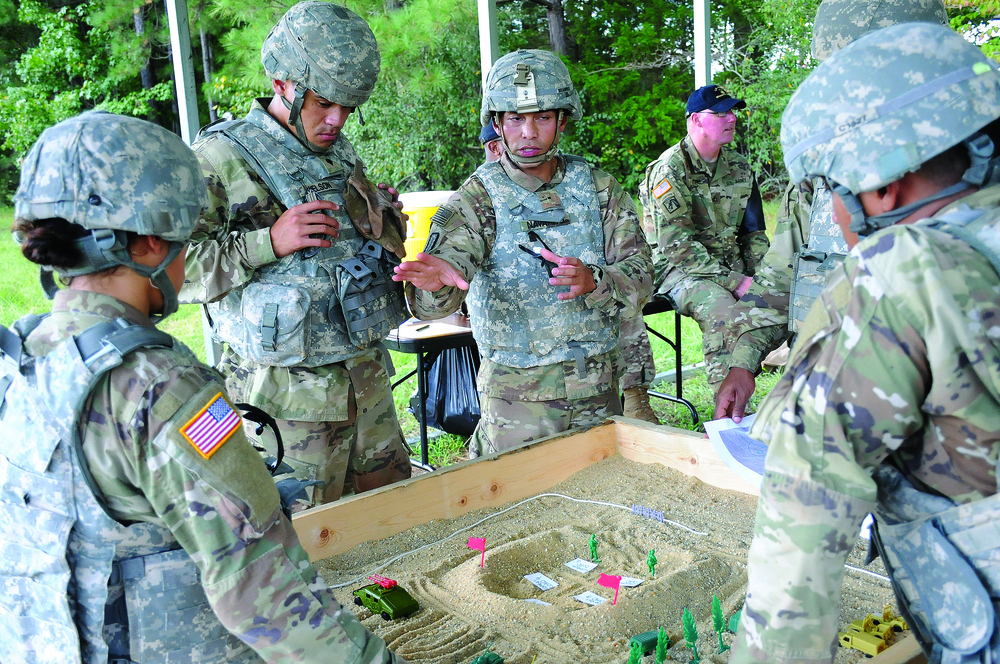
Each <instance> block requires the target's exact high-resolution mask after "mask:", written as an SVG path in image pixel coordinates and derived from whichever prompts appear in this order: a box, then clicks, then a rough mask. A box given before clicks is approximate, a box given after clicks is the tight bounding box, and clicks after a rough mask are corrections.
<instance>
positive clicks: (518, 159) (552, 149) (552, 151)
mask: <svg viewBox="0 0 1000 664" xmlns="http://www.w3.org/2000/svg"><path fill="white" fill-rule="evenodd" d="M563 112H564V111H563V109H559V114H558V117H557V118H556V137H555V139H554V140H553V141H552V145H550V146H549V149H548V150H546V151H545V152H543V153H541V154H536V155H534V156H532V157H522V156H521V155H519V154H515V153H514V151H513V150H511V149H510V146H508V145H507V137H506V136H504V135H503V129H502V128H501V127H500V125H499V123H498V122H497V116H496V115H493V117H492V119H491V120H490V122H492V123H493V128H494V129H496V132H497V133H498V134H499V135H500V142H501V143H503V151H504V152H506V153H507V157H508V158H509V159H510V160H511V161H512V162H514V163H515V164H517V165H518V166H526V167H528V168H533V167H535V166H540V165H542V164H544V163H545V162H547V161H548V160H550V159H552V158H553V157H555V156H556V155H557V154H559V141H560V139H562V134H563V133H562V131H560V130H559V127H560V126H561V125H562V120H563Z"/></svg>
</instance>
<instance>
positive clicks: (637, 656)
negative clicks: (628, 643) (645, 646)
mask: <svg viewBox="0 0 1000 664" xmlns="http://www.w3.org/2000/svg"><path fill="white" fill-rule="evenodd" d="M641 662H642V646H640V645H639V642H638V641H633V642H632V652H630V653H629V655H628V664H640V663H641Z"/></svg>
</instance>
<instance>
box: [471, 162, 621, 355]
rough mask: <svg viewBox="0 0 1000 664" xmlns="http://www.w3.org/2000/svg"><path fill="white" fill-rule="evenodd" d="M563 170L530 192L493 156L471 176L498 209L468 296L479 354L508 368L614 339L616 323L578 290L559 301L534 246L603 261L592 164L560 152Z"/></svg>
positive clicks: (596, 348) (609, 344) (601, 346)
mask: <svg viewBox="0 0 1000 664" xmlns="http://www.w3.org/2000/svg"><path fill="white" fill-rule="evenodd" d="M565 159H566V175H565V177H563V180H562V182H560V183H559V184H557V185H556V186H555V187H554V188H553V189H549V190H546V191H543V192H540V193H536V192H532V191H528V190H527V189H524V188H523V187H520V186H518V185H517V184H515V183H514V182H512V181H511V179H510V178H509V177H507V175H506V174H505V173H504V171H503V167H502V166H501V165H500V164H499V163H498V162H493V163H487V164H483V165H482V166H480V167H479V169H478V170H477V171H476V176H477V177H478V178H479V179H480V181H481V182H482V183H483V186H484V187H485V188H486V192H487V193H488V194H489V196H490V200H491V201H492V202H493V209H494V211H495V213H496V224H497V236H496V242H495V243H494V245H493V250H492V251H491V252H490V255H489V257H488V258H487V260H486V261H485V263H484V264H483V266H482V267H481V268H480V271H479V272H478V273H477V274H476V276H475V278H474V279H473V280H472V284H471V286H470V288H469V295H468V297H467V298H466V301H467V302H468V305H469V312H470V314H471V316H470V318H471V319H472V332H473V336H474V337H475V339H476V343H477V344H479V349H480V351H481V352H482V353H483V356H484V357H486V358H488V359H490V360H492V361H493V362H497V363H499V364H503V365H505V366H509V367H521V368H527V367H535V366H544V365H549V364H556V363H558V362H566V361H568V360H576V362H577V365H578V366H581V367H582V366H584V360H585V359H586V358H588V357H593V356H595V355H599V354H601V353H606V352H608V351H610V350H611V349H612V348H614V347H615V346H616V345H617V343H618V325H617V324H616V323H615V321H613V320H612V319H611V317H610V316H608V315H607V314H605V313H604V312H602V311H600V310H599V309H593V308H591V307H588V306H587V305H586V303H585V302H584V298H583V297H577V298H573V299H571V300H559V299H557V295H558V293H559V292H560V290H561V289H557V288H555V287H553V286H550V285H549V276H550V275H549V272H548V268H547V267H546V265H545V264H544V263H543V261H542V260H541V258H540V257H539V256H538V255H537V254H535V253H534V252H533V249H534V247H539V246H546V247H548V248H549V250H550V251H552V252H554V253H556V254H558V255H560V256H575V257H577V258H579V259H580V260H581V261H583V262H584V263H587V264H590V265H604V264H605V258H604V229H603V226H602V224H601V218H600V209H601V208H600V204H599V202H598V199H597V190H596V188H595V186H594V178H593V175H592V171H591V169H590V166H589V165H587V162H585V161H584V160H583V159H581V158H579V157H573V156H566V157H565Z"/></svg>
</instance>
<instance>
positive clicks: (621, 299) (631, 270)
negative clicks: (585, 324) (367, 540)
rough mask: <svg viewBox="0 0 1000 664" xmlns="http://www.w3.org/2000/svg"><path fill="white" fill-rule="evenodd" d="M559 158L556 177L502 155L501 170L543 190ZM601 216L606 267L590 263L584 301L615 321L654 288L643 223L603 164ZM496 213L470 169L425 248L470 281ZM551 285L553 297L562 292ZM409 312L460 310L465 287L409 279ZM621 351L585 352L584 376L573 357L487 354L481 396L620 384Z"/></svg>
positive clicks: (597, 175)
mask: <svg viewBox="0 0 1000 664" xmlns="http://www.w3.org/2000/svg"><path fill="white" fill-rule="evenodd" d="M558 159H559V163H558V166H557V168H556V173H555V175H554V176H553V178H552V181H551V182H543V181H542V180H540V179H538V178H536V177H534V176H532V175H529V174H527V173H525V172H523V171H521V170H520V169H518V168H517V167H516V166H514V165H513V164H512V163H511V162H510V160H509V159H508V158H507V156H506V155H504V157H503V158H501V160H500V164H501V165H502V167H503V169H504V172H505V173H506V174H507V176H508V177H509V178H510V179H511V180H512V181H513V182H514V183H515V184H516V185H518V186H520V187H523V188H524V189H527V190H529V191H535V192H539V193H541V192H545V191H548V190H550V189H552V188H553V187H554V186H555V185H557V184H559V183H560V182H562V179H563V177H564V175H565V173H566V165H565V161H564V160H563V159H562V157H558ZM593 176H594V185H595V188H596V189H597V200H598V202H599V204H600V214H599V216H600V220H601V225H602V228H603V233H604V258H605V262H606V264H605V265H602V266H596V265H590V266H589V267H590V268H591V269H592V270H593V271H594V281H595V282H596V283H597V288H596V289H595V290H594V291H592V292H590V293H587V294H586V295H584V296H581V297H583V298H584V301H585V302H586V304H587V306H589V307H592V308H595V309H600V310H602V311H603V312H604V313H605V314H607V315H608V316H610V317H612V319H619V318H627V317H630V316H636V315H638V312H639V311H640V310H641V306H642V304H643V303H645V302H646V301H647V300H648V299H649V295H650V292H651V289H652V261H651V257H650V250H649V246H648V245H647V244H646V238H645V237H644V235H643V233H642V230H641V228H640V226H639V218H638V214H637V213H636V210H635V204H634V203H633V202H632V199H631V198H630V197H629V196H627V195H626V194H625V192H624V190H623V189H622V188H621V185H619V184H618V182H617V181H616V180H615V179H614V178H613V177H611V176H610V175H608V174H607V173H605V172H604V171H602V170H600V169H596V168H595V169H593ZM496 234H497V226H496V213H495V212H494V208H493V202H492V201H491V200H490V197H489V195H488V194H487V193H486V189H485V187H483V184H482V182H481V181H480V180H479V179H478V178H477V177H476V176H475V175H473V176H472V177H470V178H469V179H468V180H466V181H465V183H464V184H462V186H461V187H460V188H459V189H458V191H457V192H455V194H454V195H453V196H452V197H451V199H450V200H449V201H448V203H446V204H445V205H444V206H442V207H441V208H440V209H439V210H438V212H437V214H436V215H435V218H434V220H432V223H431V228H430V235H429V238H428V241H427V247H426V248H425V251H426V252H427V253H429V254H431V255H433V256H437V257H439V258H442V259H444V260H446V261H448V262H449V263H451V264H452V265H453V266H455V267H456V268H457V269H458V270H459V271H460V272H461V273H462V274H463V275H464V276H465V278H466V279H467V280H468V281H470V282H471V281H472V280H473V278H475V276H476V274H477V272H478V271H479V269H480V268H481V267H482V266H483V265H484V263H485V261H486V260H487V258H488V257H489V256H490V252H491V251H492V248H493V244H494V242H495V241H496ZM557 292H558V291H557V289H556V287H553V296H555V293H557ZM406 295H407V301H408V302H409V304H410V310H411V311H413V312H414V314H415V315H416V316H418V317H420V318H428V319H433V318H440V317H442V316H447V315H448V314H450V313H452V312H454V311H457V310H458V308H459V306H460V305H461V304H462V301H463V300H464V299H465V295H466V292H465V291H463V290H461V289H458V288H449V287H446V288H442V289H441V290H439V291H436V292H433V293H429V292H426V291H421V290H418V289H416V288H414V287H413V286H412V285H410V284H407V287H406ZM618 359H619V353H618V350H617V348H615V349H613V350H612V351H610V352H608V353H604V354H601V355H596V356H594V357H590V358H587V369H586V371H585V375H580V374H579V372H578V371H577V367H576V362H574V361H568V362H560V363H557V364H551V365H548V366H544V367H533V368H529V369H515V368H511V367H506V366H504V365H502V364H497V363H495V362H491V361H489V360H484V361H483V364H482V367H481V368H480V371H479V389H480V391H481V392H482V393H483V394H484V396H492V397H496V398H501V399H512V400H517V401H550V400H554V399H583V398H587V397H592V396H595V395H598V394H602V393H605V392H607V391H609V390H617V389H618V387H617V382H618V371H617V369H616V364H617V363H618Z"/></svg>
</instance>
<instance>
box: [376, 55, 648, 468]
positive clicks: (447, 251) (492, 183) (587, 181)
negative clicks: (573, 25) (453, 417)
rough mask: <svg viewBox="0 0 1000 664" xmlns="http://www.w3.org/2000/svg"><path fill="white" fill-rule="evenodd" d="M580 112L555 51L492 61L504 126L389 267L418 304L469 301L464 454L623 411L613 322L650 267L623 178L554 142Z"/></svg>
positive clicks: (489, 115) (424, 314) (492, 84)
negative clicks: (412, 247)
mask: <svg viewBox="0 0 1000 664" xmlns="http://www.w3.org/2000/svg"><path fill="white" fill-rule="evenodd" d="M581 117H582V109H581V106H580V97H579V95H578V94H577V92H576V90H575V89H574V87H573V81H572V80H571V79H570V76H569V71H568V70H567V69H566V65H565V64H563V62H562V61H561V60H560V59H559V57H558V56H556V55H555V54H553V53H551V52H548V51H536V50H522V51H516V52H513V53H508V54H507V55H505V56H503V57H502V58H500V59H499V60H497V61H496V63H494V65H493V67H492V69H491V70H490V73H489V75H488V76H487V79H486V86H485V90H484V93H483V104H482V111H481V113H480V120H481V121H482V124H483V125H484V126H485V125H486V124H488V123H492V124H493V126H494V128H495V130H496V131H497V133H498V134H499V135H500V136H501V138H502V141H503V149H504V153H503V156H502V157H501V159H500V161H497V162H492V163H486V164H483V165H482V166H480V167H479V169H478V170H477V171H476V172H475V173H474V174H473V175H472V176H471V177H470V178H469V179H468V180H466V182H465V183H464V184H463V185H462V186H461V187H460V188H459V190H458V191H457V192H456V193H455V194H454V195H453V196H452V198H451V199H450V200H449V201H448V203H446V204H445V205H443V206H442V207H441V208H439V209H438V211H437V213H436V214H435V215H434V217H433V219H432V223H431V228H430V235H429V238H428V240H427V245H426V247H425V248H424V252H422V253H420V254H419V255H418V256H417V260H415V261H412V262H407V263H404V264H403V265H401V266H399V267H398V268H396V279H399V280H404V279H405V280H406V281H407V282H409V283H408V284H407V299H408V301H409V302H410V305H411V309H412V310H413V311H414V312H415V313H416V315H417V316H419V317H421V318H439V317H441V316H443V315H447V314H449V313H451V312H453V311H456V310H457V309H458V308H459V306H460V305H461V303H462V302H463V301H466V302H467V304H468V307H469V312H470V316H471V320H472V330H473V333H474V335H475V337H476V341H477V343H478V344H479V349H480V352H481V353H482V354H483V363H482V367H481V369H480V373H479V389H480V391H481V393H482V419H481V420H480V423H479V426H478V427H477V428H476V432H475V434H474V435H473V438H472V441H471V442H470V449H471V451H472V453H473V454H485V453H490V452H494V451H497V450H503V449H508V448H510V447H513V446H515V445H518V444H520V443H522V442H525V441H529V440H534V439H538V438H543V437H545V436H549V435H552V434H554V433H558V432H561V431H565V430H567V429H570V428H572V427H577V426H583V425H586V424H593V423H597V422H600V421H602V420H604V419H605V418H606V417H608V416H610V415H616V414H620V413H621V401H620V397H619V392H618V371H617V369H616V365H617V364H618V361H619V352H618V348H617V340H618V326H619V321H620V319H621V318H622V317H624V316H634V315H636V313H637V312H638V311H639V309H640V308H641V306H642V304H643V303H644V302H645V301H646V300H647V299H648V297H649V293H650V287H651V276H652V275H651V269H652V266H651V263H650V254H649V248H648V246H647V245H646V240H645V238H644V237H643V234H642V231H641V229H640V228H639V224H638V218H637V214H636V211H635V207H634V205H633V203H632V201H631V199H630V198H629V197H628V196H627V195H626V194H625V192H624V191H622V188H621V186H620V185H619V184H618V182H616V181H615V179H614V178H612V177H611V176H610V175H608V174H607V173H605V172H603V171H601V170H599V169H596V168H592V167H591V166H589V165H588V164H587V163H586V162H585V161H584V160H583V159H581V158H579V157H575V156H572V155H565V154H562V153H561V152H560V151H559V149H558V145H559V139H560V137H561V135H562V132H563V130H564V129H565V127H566V123H567V121H568V120H570V119H574V120H579V119H580V118H581ZM466 296H468V298H467V299H466Z"/></svg>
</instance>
